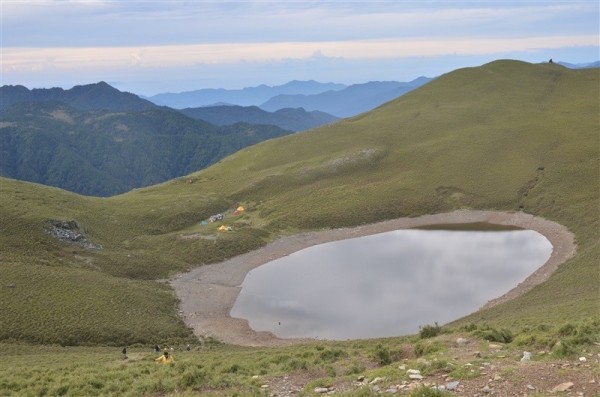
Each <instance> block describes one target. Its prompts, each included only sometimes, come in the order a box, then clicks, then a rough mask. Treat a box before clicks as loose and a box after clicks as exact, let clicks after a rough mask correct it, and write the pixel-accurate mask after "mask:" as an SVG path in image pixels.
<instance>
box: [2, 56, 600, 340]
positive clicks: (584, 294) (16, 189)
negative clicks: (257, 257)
mask: <svg viewBox="0 0 600 397" xmlns="http://www.w3.org/2000/svg"><path fill="white" fill-rule="evenodd" d="M598 77H599V71H598V69H591V70H569V69H565V68H563V67H561V66H559V65H555V64H543V65H532V64H526V63H522V62H516V61H497V62H493V63H490V64H487V65H484V66H482V67H478V68H468V69H462V70H458V71H455V72H452V73H449V74H447V75H445V76H442V77H440V78H438V79H436V80H435V81H433V82H431V83H430V84H428V85H426V86H424V87H422V88H420V89H418V90H415V91H413V92H411V93H409V94H407V95H405V96H403V97H401V98H399V99H397V100H395V101H392V102H390V103H388V104H386V105H384V106H382V107H380V108H378V109H376V110H374V111H372V112H369V113H366V114H363V115H360V116H357V117H355V118H351V119H347V120H343V121H341V122H339V123H336V124H335V125H332V126H327V127H323V128H320V129H316V130H313V131H309V132H305V133H300V134H295V135H292V136H287V137H284V138H278V139H275V140H271V141H267V142H264V143H261V144H259V145H256V146H253V147H250V148H246V149H243V150H241V151H240V152H238V153H236V154H234V155H232V156H230V157H227V158H225V159H223V160H221V161H220V162H219V163H217V164H216V165H214V166H212V167H210V168H208V169H206V170H203V171H200V172H197V173H195V174H192V175H190V176H189V177H186V178H182V179H179V180H173V181H170V182H166V183H163V184H161V185H156V186H152V187H149V188H144V189H138V190H135V191H132V192H130V193H127V194H124V195H120V196H116V197H112V198H108V199H99V198H89V197H82V196H77V195H74V194H69V193H66V192H63V191H60V190H57V189H50V188H44V187H40V186H37V185H31V184H26V183H22V182H16V181H12V180H6V179H2V182H1V184H0V189H1V191H0V194H1V196H2V201H1V202H0V215H1V216H2V219H3V222H2V226H1V228H2V230H1V234H0V244H1V246H2V247H3V250H2V259H1V260H0V266H2V271H3V272H4V269H9V272H8V274H9V275H11V276H9V277H8V278H7V279H6V281H5V280H4V279H3V282H2V286H0V298H1V299H2V301H3V302H4V300H5V299H7V297H10V296H11V294H13V298H12V299H13V300H11V302H13V303H12V304H11V311H10V314H6V312H5V311H3V312H2V314H0V316H2V318H1V319H0V321H1V322H0V332H1V333H2V335H3V337H4V338H6V336H7V335H8V336H12V337H14V338H25V339H29V340H40V339H41V337H40V336H39V335H38V336H37V337H36V336H29V335H28V332H29V329H30V328H31V326H30V325H28V324H27V322H28V321H29V322H30V323H31V322H33V321H38V322H40V320H41V322H45V321H47V320H48V318H46V317H45V316H48V317H49V316H50V314H49V313H45V312H39V311H35V312H34V309H32V308H35V307H36V305H35V304H32V303H35V302H38V303H39V302H40V300H42V299H43V297H39V296H35V295H34V294H33V293H32V292H31V291H34V290H36V289H37V288H42V287H41V286H42V285H44V288H46V285H49V284H54V283H58V281H57V277H55V275H56V274H60V271H62V270H65V271H67V272H71V273H72V274H71V275H70V276H69V277H77V278H78V280H80V282H79V285H80V286H81V290H80V291H78V292H77V296H78V299H79V300H80V301H82V302H85V300H86V299H88V300H90V301H91V302H93V303H94V305H96V306H95V309H96V310H97V311H98V312H99V313H100V314H99V316H101V318H102V319H106V320H107V321H115V322H114V323H113V324H114V329H115V332H116V333H118V332H117V330H122V329H127V330H128V331H129V332H131V333H132V334H131V335H129V339H131V340H134V341H137V340H145V339H144V337H143V335H145V334H142V332H141V331H139V328H136V329H132V327H129V328H128V324H129V323H130V322H134V321H133V320H132V318H133V317H135V321H139V322H140V324H145V325H150V324H151V326H152V327H154V329H155V330H157V329H159V331H157V332H163V334H167V333H172V334H173V335H175V334H177V336H181V335H185V334H186V332H187V331H186V330H185V329H184V328H183V326H182V324H181V323H180V322H178V320H177V319H175V318H174V314H173V313H174V309H173V307H174V304H175V303H174V302H175V301H174V298H173V296H172V295H169V294H168V291H166V290H164V287H163V286H160V285H155V284H152V283H151V282H149V281H144V280H151V279H157V278H162V277H166V276H168V275H170V274H172V273H173V272H176V271H180V270H183V269H186V268H188V267H190V266H193V265H198V264H202V263H209V262H214V261H218V260H221V259H223V258H226V257H229V256H231V255H235V254H238V253H241V252H244V251H247V250H249V249H252V248H256V247H258V246H260V245H261V244H264V242H265V241H268V240H270V239H273V238H275V237H276V236H278V235H281V234H286V233H294V232H296V231H299V230H309V229H317V228H323V227H339V226H351V225H358V224H364V223H370V222H374V221H378V220H383V219H390V218H394V217H398V216H416V215H421V214H426V213H437V212H445V211H450V210H453V209H457V208H473V209H495V210H508V211H518V210H523V211H525V212H528V213H532V214H536V215H540V216H543V217H545V218H548V219H551V220H554V221H556V222H559V223H561V224H564V225H565V226H567V227H568V228H569V229H570V230H572V231H573V232H574V233H575V234H576V237H577V241H578V244H579V250H578V255H577V256H576V257H575V258H574V259H572V260H571V261H569V262H568V263H567V264H565V265H564V266H562V267H561V269H559V271H557V272H556V273H555V274H554V275H553V276H552V277H551V278H550V280H549V281H548V282H546V283H545V284H543V285H541V286H539V287H537V288H535V289H533V290H532V291H531V292H530V293H528V294H526V295H524V296H522V297H521V298H519V299H517V300H514V301H512V302H509V303H506V304H503V305H500V306H497V307H495V308H493V309H490V310H486V311H483V312H480V313H477V314H475V315H473V316H472V317H470V318H468V319H466V320H465V321H486V322H490V323H496V324H499V325H503V326H504V325H507V326H512V325H531V324H536V323H538V322H540V321H542V320H543V321H544V322H556V321H567V320H571V319H581V318H584V317H589V316H594V315H597V314H598V301H597V299H598V293H599V285H600V280H599V271H598V258H599V257H600V246H599V245H598V227H599V225H598V221H599V216H598V215H599V214H598V208H599V207H598V203H599V197H598V193H599V192H598V190H599V189H598V183H599V175H598V169H599V168H598V166H599V159H598V157H599V129H600V127H599V116H598V114H599V113H598V111H599V109H600V104H599V95H598V87H599V79H598ZM237 203H244V204H245V205H247V206H248V208H249V211H248V212H247V213H246V214H244V215H243V216H239V217H231V216H229V217H227V219H226V221H227V223H228V224H231V222H233V226H234V231H233V232H230V233H226V234H218V233H217V232H216V231H215V229H216V226H218V225H214V224H211V225H209V226H200V225H198V222H199V221H200V220H202V219H205V218H207V217H208V216H210V215H212V214H214V213H217V212H223V211H227V210H229V209H232V208H235V206H236V205H237ZM48 219H61V220H69V219H76V220H77V221H78V222H79V223H80V224H81V225H82V226H83V227H84V228H85V230H86V231H87V235H88V237H89V238H90V240H91V241H93V242H94V243H97V244H100V245H102V247H103V249H101V250H97V251H90V250H85V249H82V248H77V247H73V246H68V245H65V244H64V243H60V242H57V241H56V240H55V239H54V238H53V237H51V236H50V235H48V234H47V233H46V232H45V231H44V222H46V221H47V220H48ZM5 220H6V221H5ZM57 272H58V273H57ZM30 273H31V274H40V276H39V277H38V278H33V277H32V279H31V283H28V284H26V285H25V284H24V286H23V288H19V285H21V282H16V281H15V282H12V281H11V277H13V278H15V279H17V280H20V279H22V278H23V277H25V275H26V274H30ZM3 274H4V273H3ZM11 283H13V284H15V287H10V288H9V287H6V285H9V284H11ZM123 283H126V284H127V288H128V289H130V290H131V294H133V295H134V296H135V297H138V298H139V299H137V298H132V297H131V296H126V295H124V294H121V293H120V292H119V291H121V290H123V288H122V287H123V285H124V284H123ZM149 283H150V284H149ZM63 285H64V284H63ZM149 285H152V286H153V287H154V288H157V289H159V290H160V291H161V292H164V295H161V296H163V297H164V300H162V301H158V300H153V301H150V300H144V299H142V297H144V296H146V297H149V296H151V295H152V293H153V292H152V290H151V288H150V289H149V287H148V286H149ZM86 286H87V287H86ZM101 286H105V288H106V289H107V290H110V291H112V293H111V295H112V296H113V300H112V302H111V303H110V304H107V298H106V297H105V296H103V295H102V294H100V295H99V294H98V289H102V288H101ZM48 288H49V287H48ZM73 293H74V292H73ZM55 296H56V300H54V299H47V300H45V301H44V303H46V304H47V305H49V306H54V305H56V306H57V307H58V308H57V309H56V313H60V312H62V311H64V310H62V309H60V307H63V300H64V301H65V302H69V299H70V298H69V299H68V298H67V296H66V295H65V296H64V299H63V298H62V297H61V295H60V294H55ZM27 299H29V300H28V301H27ZM26 301H27V302H30V303H27V304H25V303H24V302H26ZM132 302H135V304H132ZM67 306H68V305H67ZM134 306H135V311H136V312H135V313H134V314H131V315H130V317H125V316H121V315H119V314H118V313H122V310H123V308H124V307H131V308H132V310H134V309H133V307H134ZM148 312H154V313H156V315H155V316H152V317H149V316H144V315H143V314H142V313H148ZM13 313H20V315H21V316H22V317H23V318H26V319H29V320H23V321H22V322H19V323H18V324H16V325H15V321H14V320H13V318H14V317H13ZM71 315H72V314H69V316H71ZM72 316H74V314H73V315H72ZM142 317H143V319H141V318H142ZM79 321H80V326H74V325H69V327H75V329H72V328H67V327H66V326H65V327H63V328H61V326H60V324H59V325H56V327H57V328H56V329H57V331H56V334H57V335H59V334H61V335H65V334H69V333H72V334H76V333H77V332H82V333H84V332H85V330H86V329H87V328H86V327H90V322H89V321H91V320H86V319H85V318H84V319H81V320H79ZM172 327H174V328H176V329H177V330H178V331H177V332H178V333H173V329H172ZM7 329H9V330H10V332H9V333H8V334H7V333H6V330H7ZM61 329H62V331H61ZM99 335H100V333H98V335H95V336H91V337H88V338H87V339H88V341H92V342H93V341H102V342H104V339H102V337H100V336H99ZM188 335H189V334H188ZM120 339H123V337H122V336H120V337H119V340H120ZM75 342H77V341H75ZM115 342H118V341H115Z"/></svg>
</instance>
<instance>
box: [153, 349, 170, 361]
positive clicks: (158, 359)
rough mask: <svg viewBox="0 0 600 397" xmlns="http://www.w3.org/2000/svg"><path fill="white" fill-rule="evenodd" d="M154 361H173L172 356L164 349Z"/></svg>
mask: <svg viewBox="0 0 600 397" xmlns="http://www.w3.org/2000/svg"><path fill="white" fill-rule="evenodd" d="M154 361H157V362H159V363H161V364H173V363H174V362H175V360H174V359H173V356H171V355H170V354H169V352H168V351H167V350H165V352H164V353H163V355H162V356H160V357H159V358H157V359H156V360H154Z"/></svg>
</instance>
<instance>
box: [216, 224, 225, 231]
mask: <svg viewBox="0 0 600 397" xmlns="http://www.w3.org/2000/svg"><path fill="white" fill-rule="evenodd" d="M217 230H218V231H220V232H224V231H226V230H227V227H226V226H225V225H221V226H220V227H219V228H218V229H217Z"/></svg>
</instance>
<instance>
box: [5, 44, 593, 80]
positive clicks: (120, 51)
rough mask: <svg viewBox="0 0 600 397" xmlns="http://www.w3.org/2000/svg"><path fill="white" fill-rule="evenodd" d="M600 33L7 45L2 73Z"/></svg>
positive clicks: (370, 55)
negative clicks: (92, 45)
mask: <svg viewBox="0 0 600 397" xmlns="http://www.w3.org/2000/svg"><path fill="white" fill-rule="evenodd" d="M597 45H598V36H596V35H580V36H546V37H527V38H435V39H434V38H424V39H414V40H402V39H389V40H356V41H323V42H278V43H226V44H195V45H193V44H192V45H173V46H147V47H100V48H98V47H96V48H4V49H3V50H2V56H3V62H2V71H3V72H4V73H10V72H11V71H15V70H33V69H39V68H44V67H46V66H49V64H48V61H47V60H48V59H53V62H52V66H53V67H56V68H62V69H80V68H98V67H100V66H102V67H105V68H111V67H112V68H119V67H124V66H128V65H132V64H135V65H136V66H139V67H148V68H164V67H174V66H185V65H194V64H218V63H236V62H242V61H251V62H252V61H274V60H284V59H309V58H314V57H315V54H318V56H319V57H334V58H344V59H348V60H352V59H401V58H411V57H431V56H441V55H448V54H454V55H475V54H494V53H505V52H510V51H536V50H537V49H541V48H563V47H578V46H597Z"/></svg>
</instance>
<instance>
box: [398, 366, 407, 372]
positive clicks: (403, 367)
mask: <svg viewBox="0 0 600 397" xmlns="http://www.w3.org/2000/svg"><path fill="white" fill-rule="evenodd" d="M398 369H399V370H401V371H404V370H405V369H406V365H404V364H402V365H401V366H399V367H398Z"/></svg>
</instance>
